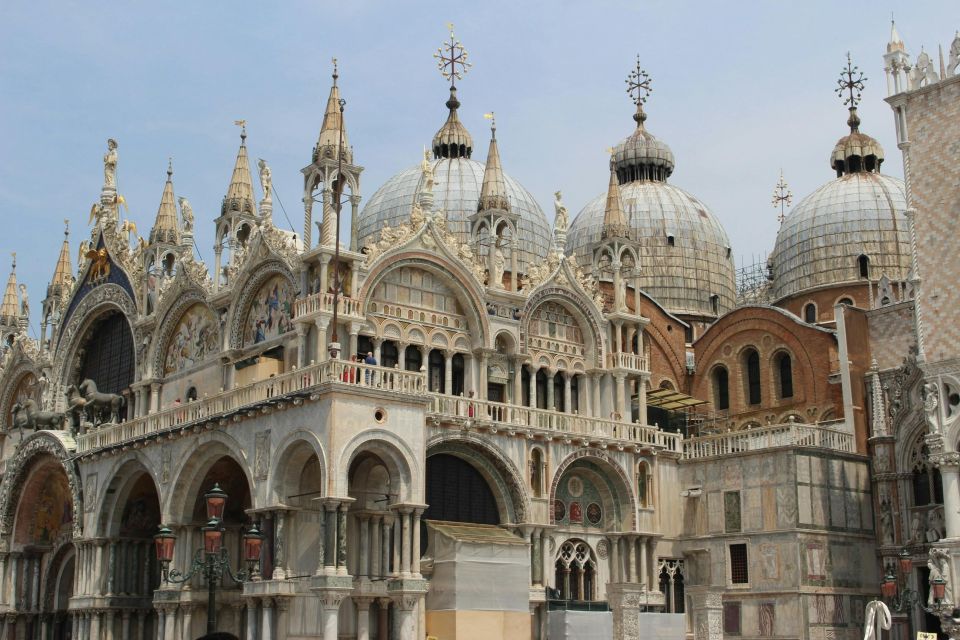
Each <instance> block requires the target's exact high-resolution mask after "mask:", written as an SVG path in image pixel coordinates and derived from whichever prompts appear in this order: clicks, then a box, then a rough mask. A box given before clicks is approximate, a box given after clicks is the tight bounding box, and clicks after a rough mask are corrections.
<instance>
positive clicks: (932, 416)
mask: <svg viewBox="0 0 960 640" xmlns="http://www.w3.org/2000/svg"><path fill="white" fill-rule="evenodd" d="M939 406H940V390H939V389H937V385H936V383H934V382H927V383H926V384H924V385H923V412H924V413H925V414H926V416H927V427H928V429H929V431H930V433H940V413H939V411H938V407H939Z"/></svg>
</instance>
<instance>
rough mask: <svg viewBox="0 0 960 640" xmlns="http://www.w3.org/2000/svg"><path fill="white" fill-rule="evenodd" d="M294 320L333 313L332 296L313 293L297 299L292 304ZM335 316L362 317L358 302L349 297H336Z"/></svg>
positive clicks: (330, 294)
mask: <svg viewBox="0 0 960 640" xmlns="http://www.w3.org/2000/svg"><path fill="white" fill-rule="evenodd" d="M294 311H295V316H294V317H296V318H302V317H304V316H310V315H315V314H318V313H321V312H323V313H333V294H332V293H315V294H313V295H311V296H307V297H305V298H298V299H297V300H296V303H295V304H294ZM337 314H338V315H342V316H350V317H354V318H362V317H364V314H363V309H361V307H360V301H359V300H357V299H356V298H351V297H349V296H337Z"/></svg>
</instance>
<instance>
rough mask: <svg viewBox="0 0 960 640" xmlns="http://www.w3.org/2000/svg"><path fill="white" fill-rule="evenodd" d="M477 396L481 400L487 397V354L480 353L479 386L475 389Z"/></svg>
mask: <svg viewBox="0 0 960 640" xmlns="http://www.w3.org/2000/svg"><path fill="white" fill-rule="evenodd" d="M477 396H478V397H479V398H480V399H481V400H486V399H487V354H486V352H483V353H481V354H480V388H479V389H477Z"/></svg>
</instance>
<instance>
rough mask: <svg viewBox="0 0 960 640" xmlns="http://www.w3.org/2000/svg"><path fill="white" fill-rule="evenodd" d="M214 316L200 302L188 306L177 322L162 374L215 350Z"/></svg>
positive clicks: (215, 329) (199, 359) (189, 364)
mask: <svg viewBox="0 0 960 640" xmlns="http://www.w3.org/2000/svg"><path fill="white" fill-rule="evenodd" d="M218 334H219V332H218V330H217V319H216V318H215V317H214V315H213V313H212V312H211V311H210V309H208V308H207V307H206V305H203V304H195V305H193V306H192V307H190V308H189V309H187V310H186V311H185V312H184V313H183V315H182V316H180V320H179V322H178V323H177V328H176V329H174V331H173V335H171V336H170V341H169V342H168V343H167V353H166V355H165V356H164V359H163V375H165V376H168V375H171V374H174V373H177V372H178V371H183V370H184V369H189V368H191V367H193V366H195V365H197V364H199V363H201V362H203V361H204V360H206V359H207V358H209V357H210V356H211V355H213V354H215V353H217V352H218V350H219V349H218V347H219V342H220V341H219V337H218Z"/></svg>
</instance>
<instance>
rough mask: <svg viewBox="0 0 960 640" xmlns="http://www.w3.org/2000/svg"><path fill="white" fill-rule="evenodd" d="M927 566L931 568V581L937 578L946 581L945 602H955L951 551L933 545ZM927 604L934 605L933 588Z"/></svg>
mask: <svg viewBox="0 0 960 640" xmlns="http://www.w3.org/2000/svg"><path fill="white" fill-rule="evenodd" d="M927 567H928V568H929V569H930V578H929V581H930V582H931V583H932V582H933V581H934V580H936V579H937V578H940V579H942V580H944V581H945V582H946V585H945V586H944V592H943V599H944V602H948V603H951V604H952V603H953V583H952V582H951V580H950V553H949V552H948V551H947V550H946V549H940V548H938V547H931V548H930V551H929V553H928V555H927ZM927 604H928V605H929V606H931V607H932V606H933V605H934V604H935V603H934V600H933V589H931V590H930V595H929V596H928V599H927Z"/></svg>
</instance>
